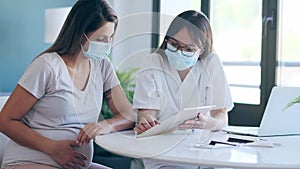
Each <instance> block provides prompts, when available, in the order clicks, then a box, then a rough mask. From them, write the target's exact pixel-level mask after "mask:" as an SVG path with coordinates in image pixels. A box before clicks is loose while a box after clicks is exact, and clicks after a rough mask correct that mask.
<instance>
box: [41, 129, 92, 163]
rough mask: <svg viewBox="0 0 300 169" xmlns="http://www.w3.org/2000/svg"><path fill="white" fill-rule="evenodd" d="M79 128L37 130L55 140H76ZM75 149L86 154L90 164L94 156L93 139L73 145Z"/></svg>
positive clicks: (87, 161) (86, 161)
mask: <svg viewBox="0 0 300 169" xmlns="http://www.w3.org/2000/svg"><path fill="white" fill-rule="evenodd" d="M79 131H80V130H79V129H60V130H43V131H41V130H39V131H37V132H38V133H40V134H41V135H43V136H44V137H47V138H49V139H53V140H74V141H75V140H76V137H77V135H78V133H79ZM73 149H74V151H76V152H80V153H82V154H84V155H85V156H86V157H87V158H88V159H87V160H85V163H86V166H90V164H91V162H92V158H93V141H90V142H89V143H88V144H83V145H82V146H80V147H79V146H78V147H77V146H73Z"/></svg>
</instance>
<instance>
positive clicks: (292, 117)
mask: <svg viewBox="0 0 300 169" xmlns="http://www.w3.org/2000/svg"><path fill="white" fill-rule="evenodd" d="M299 119H300V87H279V86H275V87H273V88H272V91H271V94H270V97H269V100H268V103H267V106H266V109H265V111H264V114H263V117H262V120H261V123H260V126H259V127H245V126H227V127H225V128H224V129H223V130H224V131H226V132H228V133H231V134H242V135H248V136H259V137H264V136H284V135H299V134H300V122H299Z"/></svg>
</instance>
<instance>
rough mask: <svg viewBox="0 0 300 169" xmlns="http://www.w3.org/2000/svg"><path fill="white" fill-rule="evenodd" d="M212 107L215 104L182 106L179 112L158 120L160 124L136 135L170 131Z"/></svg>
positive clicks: (151, 134) (142, 135)
mask: <svg viewBox="0 0 300 169" xmlns="http://www.w3.org/2000/svg"><path fill="white" fill-rule="evenodd" d="M214 108H215V106H201V107H191V108H184V109H183V110H181V111H180V112H179V113H177V114H175V115H173V116H171V117H169V118H168V119H166V120H164V121H162V122H160V124H157V125H155V126H153V127H152V128H150V129H149V130H146V131H144V132H143V133H141V134H138V135H137V136H136V137H137V138H141V137H148V136H154V135H158V134H163V133H167V132H171V131H173V130H175V129H177V127H178V125H180V124H182V123H183V122H184V121H186V120H188V119H192V118H196V117H197V115H198V113H199V112H201V113H204V114H206V113H207V112H208V111H209V110H212V109H214Z"/></svg>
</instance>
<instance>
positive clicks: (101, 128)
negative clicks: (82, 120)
mask: <svg viewBox="0 0 300 169" xmlns="http://www.w3.org/2000/svg"><path fill="white" fill-rule="evenodd" d="M111 131H112V126H111V125H110V124H109V123H107V121H106V120H103V121H101V122H95V123H89V124H87V125H86V126H85V127H84V128H83V129H82V130H81V131H80V133H79V134H78V136H77V139H76V140H77V143H78V144H79V145H80V146H81V145H82V144H85V143H89V142H90V141H91V139H93V138H95V137H96V136H97V135H99V134H108V133H110V132H111Z"/></svg>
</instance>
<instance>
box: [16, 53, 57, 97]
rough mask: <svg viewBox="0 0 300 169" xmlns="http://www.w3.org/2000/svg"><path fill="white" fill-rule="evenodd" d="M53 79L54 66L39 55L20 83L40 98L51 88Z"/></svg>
mask: <svg viewBox="0 0 300 169" xmlns="http://www.w3.org/2000/svg"><path fill="white" fill-rule="evenodd" d="M52 79H53V70H52V68H51V67H50V65H49V63H47V62H46V61H45V60H44V59H43V58H42V56H39V57H38V58H36V59H35V60H34V61H33V62H32V63H31V64H30V65H29V66H28V67H27V69H26V71H25V73H24V74H23V76H22V77H21V79H20V80H19V82H18V84H19V85H20V86H22V87H23V88H24V89H26V90H27V91H28V92H30V93H31V94H32V95H33V96H34V97H36V98H37V99H40V98H41V97H42V96H43V95H45V93H46V92H47V90H48V89H49V87H50V83H52V82H51V81H52Z"/></svg>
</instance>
